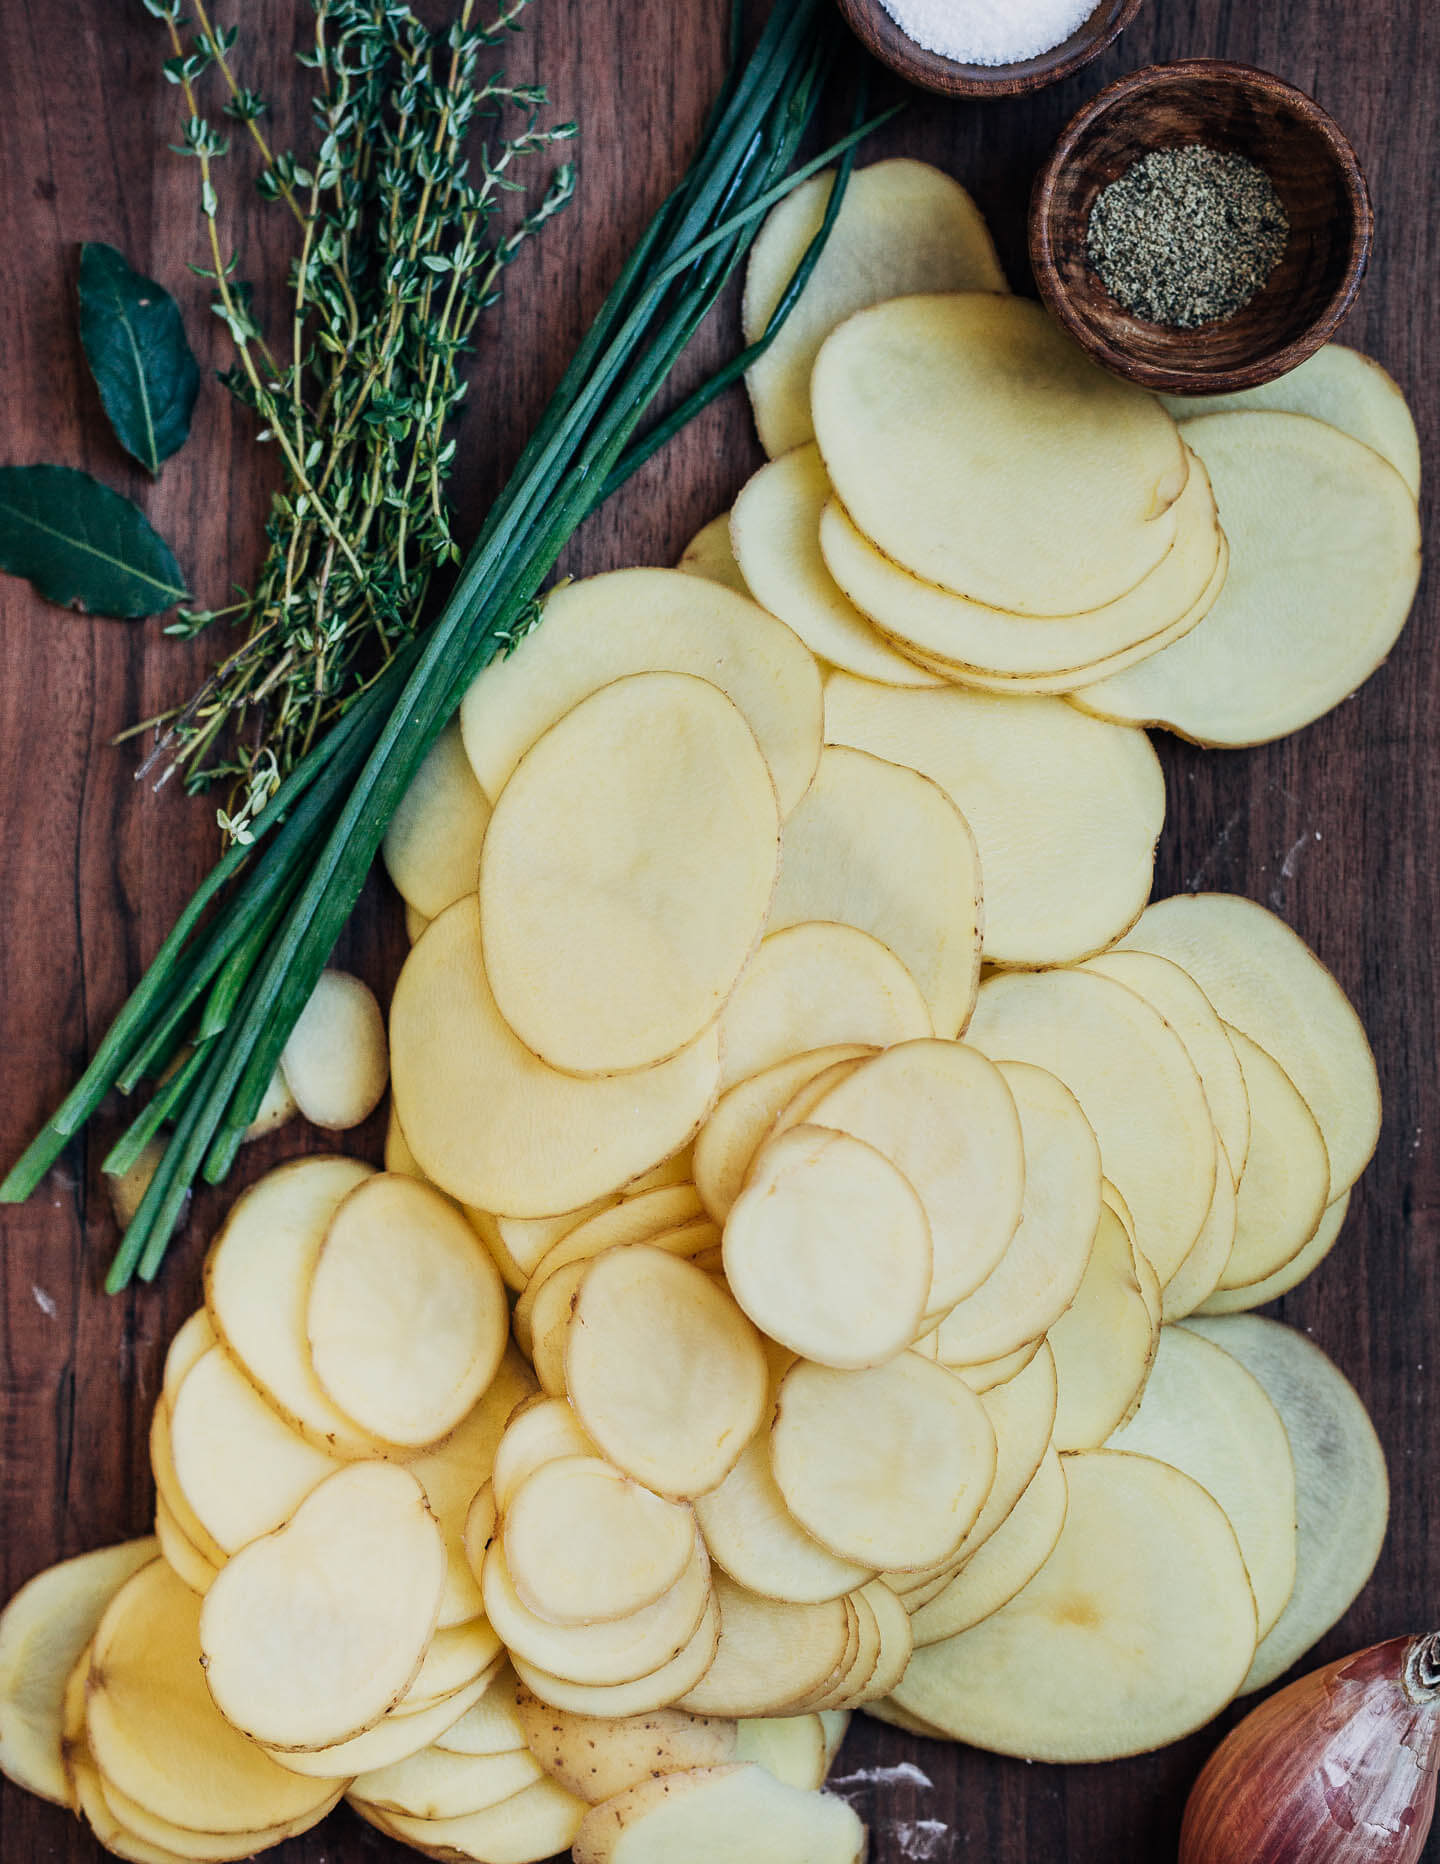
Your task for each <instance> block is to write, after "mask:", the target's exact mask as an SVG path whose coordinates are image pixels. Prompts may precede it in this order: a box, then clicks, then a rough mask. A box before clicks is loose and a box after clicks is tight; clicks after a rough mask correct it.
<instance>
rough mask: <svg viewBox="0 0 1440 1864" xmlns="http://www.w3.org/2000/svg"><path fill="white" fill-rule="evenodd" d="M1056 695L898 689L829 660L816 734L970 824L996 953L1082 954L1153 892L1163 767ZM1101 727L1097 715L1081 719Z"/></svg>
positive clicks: (1049, 957)
mask: <svg viewBox="0 0 1440 1864" xmlns="http://www.w3.org/2000/svg"><path fill="white" fill-rule="evenodd" d="M1081 719H1083V715H1082V714H1080V713H1077V712H1076V711H1075V709H1074V707H1073V706H1070V705H1068V704H1067V703H1066V701H1064V700H1063V699H1045V698H1029V697H1021V698H1003V697H999V696H997V695H995V694H991V693H978V692H967V691H964V690H962V689H961V688H959V687H954V686H949V687H945V688H943V689H941V690H938V691H935V692H904V691H900V690H898V689H888V688H886V687H883V686H877V685H875V684H873V682H871V681H868V680H856V679H852V678H851V677H850V676H849V675H848V674H845V673H832V674H831V675H830V677H829V678H828V679H827V681H826V683H825V738H826V742H827V743H828V744H843V745H850V746H852V747H853V748H854V749H856V750H859V751H869V752H870V753H871V755H872V756H875V757H880V758H884V759H886V760H887V761H888V762H891V763H896V764H908V765H909V766H910V767H911V769H913V770H918V771H919V772H920V774H921V775H922V776H926V777H929V778H930V780H931V781H932V782H934V783H937V784H938V785H939V786H940V788H941V789H942V790H944V792H945V794H946V795H947V796H948V797H949V798H950V799H951V801H952V802H953V803H954V804H955V806H956V808H957V809H959V811H960V813H961V814H962V815H963V816H964V818H965V820H966V821H967V822H968V823H969V825H970V827H971V829H972V830H973V831H974V835H975V841H976V844H977V846H978V847H979V850H980V872H981V875H982V876H983V881H984V894H985V937H984V955H985V958H986V960H987V961H988V962H989V963H991V964H1015V965H1037V964H1060V963H1066V962H1069V961H1071V960H1074V959H1078V958H1088V957H1090V956H1092V955H1093V954H1094V953H1095V952H1097V951H1100V950H1102V949H1103V948H1104V947H1105V946H1106V945H1109V944H1110V943H1111V942H1112V941H1113V940H1114V939H1115V938H1117V937H1118V936H1119V934H1120V933H1121V932H1123V931H1124V930H1125V929H1126V928H1127V927H1128V926H1130V925H1133V924H1134V922H1135V919H1136V917H1137V916H1138V914H1139V913H1140V912H1141V910H1142V909H1143V907H1144V905H1145V902H1146V900H1147V899H1148V898H1149V895H1150V887H1151V882H1152V879H1153V876H1154V865H1155V842H1156V838H1157V837H1158V836H1159V833H1160V830H1161V827H1162V826H1163V824H1164V820H1165V780H1164V777H1163V775H1162V774H1161V770H1160V763H1159V760H1158V758H1157V757H1156V755H1155V751H1154V748H1153V747H1152V745H1151V743H1150V741H1149V739H1148V738H1147V737H1146V736H1145V734H1144V733H1143V732H1137V731H1134V730H1127V729H1124V728H1121V727H1118V726H1111V727H1110V728H1109V730H1108V731H1103V730H1098V729H1097V730H1090V731H1086V730H1079V731H1077V730H1076V729H1075V721H1076V720H1081ZM1089 723H1090V724H1091V725H1092V726H1096V727H1098V726H1099V725H1100V723H1101V721H1100V720H1098V719H1092V720H1090V721H1089Z"/></svg>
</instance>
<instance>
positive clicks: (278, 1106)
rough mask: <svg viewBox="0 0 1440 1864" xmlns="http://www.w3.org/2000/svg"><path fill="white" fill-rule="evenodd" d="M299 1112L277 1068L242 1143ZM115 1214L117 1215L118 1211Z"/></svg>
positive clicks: (137, 1200) (273, 1129) (127, 1175)
mask: <svg viewBox="0 0 1440 1864" xmlns="http://www.w3.org/2000/svg"><path fill="white" fill-rule="evenodd" d="M299 1111H300V1109H299V1107H297V1106H296V1104H295V1096H294V1095H293V1094H292V1093H291V1092H290V1083H289V1082H288V1081H287V1080H286V1079H285V1070H284V1069H283V1068H281V1067H278V1066H277V1068H276V1070H275V1072H274V1074H272V1075H271V1077H270V1085H269V1086H268V1087H267V1088H266V1089H265V1092H264V1095H263V1096H262V1097H261V1101H260V1105H259V1106H258V1107H257V1108H256V1111H255V1118H254V1119H253V1120H252V1121H251V1122H250V1124H249V1125H248V1126H247V1127H246V1128H245V1139H244V1143H245V1144H246V1145H249V1144H250V1142H251V1140H252V1139H263V1138H264V1137H265V1135H266V1134H267V1133H274V1132H278V1131H279V1130H280V1128H281V1127H282V1126H285V1125H287V1124H288V1123H289V1122H290V1121H291V1120H292V1119H294V1117H295V1115H296V1114H297V1113H298V1112H299ZM147 1150H148V1148H147ZM129 1175H130V1174H129V1173H128V1172H127V1173H126V1177H127V1178H128V1177H129ZM123 1182H124V1180H123V1179H121V1180H119V1181H118V1182H117V1185H116V1187H115V1189H116V1191H117V1192H118V1189H119V1184H121V1183H123ZM112 1195H114V1193H112ZM139 1202H140V1200H139V1198H136V1200H135V1203H136V1206H137V1207H138V1205H139ZM116 1214H117V1216H118V1215H119V1212H118V1210H117V1212H116ZM133 1215H134V1211H132V1212H131V1216H133ZM123 1221H124V1222H126V1223H128V1222H129V1221H130V1218H129V1217H126V1218H124V1219H123Z"/></svg>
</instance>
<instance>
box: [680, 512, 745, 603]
mask: <svg viewBox="0 0 1440 1864" xmlns="http://www.w3.org/2000/svg"><path fill="white" fill-rule="evenodd" d="M675 567H676V569H677V570H683V571H684V572H685V574H686V575H687V576H699V577H701V578H703V580H704V581H706V582H714V583H719V584H720V585H721V586H722V588H725V589H733V590H734V592H735V594H736V595H745V596H748V595H749V594H750V591H749V589H748V588H747V587H746V583H745V578H744V576H743V575H742V574H741V571H740V565H739V564H738V563H737V562H736V561H735V552H734V551H733V550H732V549H731V548H730V513H729V512H728V511H722V512H721V513H720V516H719V517H718V518H712V519H711V520H710V522H709V523H708V524H703V525H701V527H700V529H699V530H698V531H697V532H696V533H695V535H694V536H693V537H692V538H691V539H690V542H689V543H688V544H686V546H685V549H684V551H683V552H682V554H681V557H680V561H679V562H678V563H677V564H676V565H675Z"/></svg>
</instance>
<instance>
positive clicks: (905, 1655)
mask: <svg viewBox="0 0 1440 1864" xmlns="http://www.w3.org/2000/svg"><path fill="white" fill-rule="evenodd" d="M861 1595H862V1596H863V1597H864V1598H865V1599H866V1600H867V1601H868V1602H869V1605H870V1608H871V1610H872V1611H873V1612H874V1613H875V1618H876V1622H877V1623H878V1625H879V1627H880V1656H879V1660H878V1661H877V1663H876V1665H875V1668H874V1669H873V1670H872V1671H871V1673H870V1676H869V1677H868V1679H867V1680H866V1683H865V1687H864V1689H863V1690H862V1691H861V1692H860V1694H859V1696H858V1697H857V1698H856V1700H857V1702H860V1703H864V1702H873V1701H875V1700H877V1699H878V1698H879V1697H881V1696H888V1695H889V1693H890V1691H891V1690H892V1689H893V1688H894V1687H895V1685H896V1684H897V1683H898V1682H899V1681H900V1678H901V1677H902V1676H903V1675H904V1674H905V1671H906V1669H907V1667H908V1666H909V1663H910V1658H911V1655H912V1653H913V1651H914V1649H915V1634H914V1632H913V1631H912V1630H911V1628H910V1614H909V1612H908V1611H906V1609H905V1607H904V1605H903V1604H902V1603H901V1601H900V1600H899V1599H898V1598H897V1597H896V1596H895V1594H894V1593H893V1592H892V1591H891V1590H890V1588H889V1586H887V1585H886V1584H885V1582H884V1580H881V1579H872V1580H871V1581H870V1583H869V1585H867V1586H864V1587H862V1588H861Z"/></svg>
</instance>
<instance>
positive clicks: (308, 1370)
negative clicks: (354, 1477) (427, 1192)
mask: <svg viewBox="0 0 1440 1864" xmlns="http://www.w3.org/2000/svg"><path fill="white" fill-rule="evenodd" d="M372 1175H373V1174H372V1170H371V1167H370V1166H368V1165H362V1164H361V1163H360V1162H359V1160H358V1159H342V1158H305V1159H296V1160H294V1161H293V1162H292V1163H291V1164H289V1165H282V1166H280V1167H279V1168H278V1169H277V1170H275V1171H272V1172H270V1173H268V1174H267V1175H266V1176H265V1177H264V1178H262V1179H261V1180H260V1181H259V1183H258V1184H253V1185H251V1187H250V1189H249V1190H248V1191H245V1192H243V1193H242V1194H241V1196H240V1197H238V1198H237V1199H236V1201H235V1202H234V1204H232V1205H231V1207H230V1215H229V1216H228V1218H227V1219H226V1221H225V1226H224V1228H223V1229H222V1230H221V1232H220V1234H219V1236H218V1237H217V1238H216V1239H215V1242H214V1243H213V1244H212V1246H211V1249H210V1253H209V1255H208V1256H207V1257H206V1259H205V1305H206V1308H207V1309H208V1311H209V1314H210V1321H211V1325H212V1326H213V1327H214V1329H215V1333H216V1336H217V1338H218V1339H219V1340H220V1341H221V1342H222V1343H223V1344H224V1345H225V1346H226V1347H227V1348H228V1349H229V1351H230V1352H231V1354H232V1355H233V1356H234V1358H235V1360H236V1362H237V1363H238V1364H239V1366H240V1367H241V1369H242V1370H243V1371H244V1372H245V1374H246V1375H247V1377H249V1378H251V1379H253V1380H254V1382H255V1384H256V1385H257V1386H258V1387H259V1389H260V1391H261V1393H262V1394H263V1396H265V1397H266V1398H268V1399H269V1400H270V1402H271V1403H272V1404H273V1405H274V1406H275V1408H276V1410H278V1411H279V1413H280V1415H281V1416H282V1417H284V1418H286V1419H287V1420H288V1421H289V1422H290V1423H291V1424H293V1425H294V1426H295V1427H296V1429H297V1430H300V1431H303V1433H304V1434H305V1435H306V1436H307V1437H309V1438H310V1440H311V1442H312V1443H316V1444H318V1445H319V1446H320V1447H321V1448H322V1449H325V1450H329V1451H332V1452H334V1453H335V1454H336V1455H339V1456H365V1455H368V1454H370V1453H371V1452H372V1451H373V1450H374V1448H375V1443H374V1439H373V1438H371V1437H370V1436H369V1435H367V1433H366V1432H365V1431H363V1430H362V1429H361V1428H360V1427H359V1425H358V1424H356V1423H355V1422H354V1421H353V1420H352V1419H350V1418H348V1417H346V1416H345V1414H344V1413H343V1412H342V1411H341V1410H340V1409H339V1408H338V1407H337V1406H336V1405H335V1404H334V1403H333V1401H332V1400H331V1399H330V1398H329V1397H328V1396H327V1395H326V1392H325V1388H324V1387H323V1386H322V1385H321V1383H320V1381H319V1379H317V1378H316V1376H315V1368H314V1366H313V1365H312V1364H311V1361H310V1348H309V1344H308V1341H307V1340H306V1336H305V1307H306V1303H307V1301H308V1299H309V1295H310V1278H311V1275H312V1274H313V1272H314V1267H315V1260H316V1257H317V1256H318V1255H319V1254H320V1249H321V1245H322V1244H323V1243H324V1241H325V1232H326V1230H328V1229H329V1227H330V1220H331V1218H332V1217H333V1216H334V1215H335V1212H336V1211H337V1210H338V1209H339V1207H340V1204H341V1202H342V1201H343V1200H344V1199H345V1198H346V1197H348V1196H349V1194H350V1193H351V1192H352V1191H353V1190H354V1189H355V1187H356V1186H357V1185H359V1184H361V1183H362V1182H363V1181H364V1180H365V1179H366V1178H369V1177H371V1176H372Z"/></svg>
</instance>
